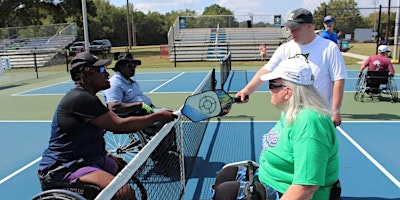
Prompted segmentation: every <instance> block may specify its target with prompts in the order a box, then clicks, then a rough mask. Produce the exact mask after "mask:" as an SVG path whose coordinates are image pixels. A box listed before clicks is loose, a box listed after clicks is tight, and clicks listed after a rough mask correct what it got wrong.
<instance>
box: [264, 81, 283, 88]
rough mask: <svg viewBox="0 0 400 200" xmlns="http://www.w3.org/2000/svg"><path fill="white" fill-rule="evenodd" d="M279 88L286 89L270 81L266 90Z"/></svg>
mask: <svg viewBox="0 0 400 200" xmlns="http://www.w3.org/2000/svg"><path fill="white" fill-rule="evenodd" d="M280 87H286V85H283V84H279V83H275V82H273V81H270V82H269V85H268V89H270V90H272V89H275V88H280Z"/></svg>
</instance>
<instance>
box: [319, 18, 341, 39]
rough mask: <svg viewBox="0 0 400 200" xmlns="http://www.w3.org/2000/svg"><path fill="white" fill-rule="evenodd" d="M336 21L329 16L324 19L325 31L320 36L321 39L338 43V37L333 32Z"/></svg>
mask: <svg viewBox="0 0 400 200" xmlns="http://www.w3.org/2000/svg"><path fill="white" fill-rule="evenodd" d="M335 23H336V22H335V19H334V18H333V17H332V16H330V15H328V16H326V17H325V18H324V27H325V30H323V31H322V32H321V34H320V36H321V37H323V38H325V39H328V40H332V41H333V42H334V43H336V44H337V43H338V35H337V34H336V33H335V31H333V29H334V27H335Z"/></svg>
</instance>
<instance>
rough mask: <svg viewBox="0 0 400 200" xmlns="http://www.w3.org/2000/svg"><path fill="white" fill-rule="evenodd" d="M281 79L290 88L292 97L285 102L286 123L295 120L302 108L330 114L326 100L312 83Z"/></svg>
mask: <svg viewBox="0 0 400 200" xmlns="http://www.w3.org/2000/svg"><path fill="white" fill-rule="evenodd" d="M282 81H283V83H284V84H285V85H286V86H288V87H290V88H291V89H292V97H291V98H290V99H289V101H288V102H287V110H286V123H287V124H288V125H290V124H292V123H293V122H294V121H295V120H296V118H297V114H298V113H299V112H300V111H301V110H302V109H304V108H308V109H312V110H315V111H317V112H319V113H320V114H322V115H328V116H331V115H332V111H331V110H330V109H329V108H328V106H327V105H328V104H327V102H326V100H325V99H324V97H323V96H322V95H321V94H320V93H319V92H318V91H317V89H315V87H314V86H313V85H299V84H295V83H293V82H290V81H286V80H283V79H282Z"/></svg>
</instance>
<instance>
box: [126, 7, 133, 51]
mask: <svg viewBox="0 0 400 200" xmlns="http://www.w3.org/2000/svg"><path fill="white" fill-rule="evenodd" d="M126 26H127V29H128V46H129V49H132V40H131V25H130V20H129V0H126Z"/></svg>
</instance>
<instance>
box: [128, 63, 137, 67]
mask: <svg viewBox="0 0 400 200" xmlns="http://www.w3.org/2000/svg"><path fill="white" fill-rule="evenodd" d="M126 66H127V67H129V68H133V67H136V66H137V64H134V63H127V64H126Z"/></svg>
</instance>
